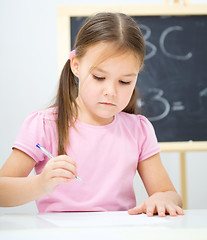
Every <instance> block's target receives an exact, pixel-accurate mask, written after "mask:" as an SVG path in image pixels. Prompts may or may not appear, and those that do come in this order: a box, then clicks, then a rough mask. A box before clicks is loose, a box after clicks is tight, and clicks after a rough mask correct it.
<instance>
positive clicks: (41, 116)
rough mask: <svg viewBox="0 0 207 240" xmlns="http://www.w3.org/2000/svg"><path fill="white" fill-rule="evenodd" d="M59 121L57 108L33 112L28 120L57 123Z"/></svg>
mask: <svg viewBox="0 0 207 240" xmlns="http://www.w3.org/2000/svg"><path fill="white" fill-rule="evenodd" d="M56 119H57V108H55V107H52V108H47V109H44V110H37V111H33V112H31V113H30V114H29V115H28V116H27V117H26V120H31V121H34V120H36V121H41V120H42V121H44V120H51V121H56Z"/></svg>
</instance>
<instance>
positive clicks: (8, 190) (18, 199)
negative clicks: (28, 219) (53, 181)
mask: <svg viewBox="0 0 207 240" xmlns="http://www.w3.org/2000/svg"><path fill="white" fill-rule="evenodd" d="M39 182H40V181H39V175H36V176H31V177H0V207H15V206H19V205H23V204H25V203H28V202H31V201H33V200H35V199H37V198H39V197H41V196H43V195H44V192H43V191H42V189H41V187H40V184H39Z"/></svg>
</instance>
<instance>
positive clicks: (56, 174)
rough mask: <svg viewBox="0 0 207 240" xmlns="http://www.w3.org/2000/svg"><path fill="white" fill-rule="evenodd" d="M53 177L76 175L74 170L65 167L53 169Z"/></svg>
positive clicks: (73, 176)
mask: <svg viewBox="0 0 207 240" xmlns="http://www.w3.org/2000/svg"><path fill="white" fill-rule="evenodd" d="M51 177H52V178H55V177H61V178H68V179H74V178H75V175H74V174H73V173H72V172H70V171H67V170H65V169H55V170H53V171H52V174H51Z"/></svg>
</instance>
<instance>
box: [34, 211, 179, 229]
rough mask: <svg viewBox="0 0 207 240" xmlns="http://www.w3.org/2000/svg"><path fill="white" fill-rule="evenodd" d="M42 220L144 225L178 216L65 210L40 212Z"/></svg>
mask: <svg viewBox="0 0 207 240" xmlns="http://www.w3.org/2000/svg"><path fill="white" fill-rule="evenodd" d="M38 217H40V218H41V219H42V220H45V221H47V222H50V223H52V224H54V225H55V226H58V227H110V226H116V227H117V226H144V225H148V226H149V225H154V224H159V225H162V226H163V224H164V225H165V224H166V223H171V222H172V221H173V222H174V221H175V220H176V218H177V217H170V216H167V217H164V218H161V217H158V216H153V217H147V216H146V215H145V214H141V215H129V214H128V212H127V211H118V212H117V211H116V212H81V213H77V212H76V213H73V212H67V213H66V212H64V213H47V214H39V215H38Z"/></svg>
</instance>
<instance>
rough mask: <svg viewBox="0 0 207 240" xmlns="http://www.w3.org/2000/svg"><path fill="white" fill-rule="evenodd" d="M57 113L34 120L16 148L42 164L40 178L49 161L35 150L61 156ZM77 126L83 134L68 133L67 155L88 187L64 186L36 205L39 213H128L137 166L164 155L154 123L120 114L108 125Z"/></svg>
mask: <svg viewBox="0 0 207 240" xmlns="http://www.w3.org/2000/svg"><path fill="white" fill-rule="evenodd" d="M55 111H56V108H50V109H47V110H42V111H36V112H33V113H32V114H30V115H29V116H28V117H27V118H26V119H25V121H24V123H23V125H22V127H21V129H20V132H19V134H18V137H17V139H16V141H15V143H14V145H13V148H17V149H19V150H21V151H23V152H25V153H26V154H28V155H29V156H31V157H32V158H33V159H34V160H35V161H36V162H37V164H36V166H35V171H36V173H37V174H40V173H41V172H42V170H43V168H44V166H45V164H46V163H47V161H48V160H49V159H48V158H47V157H46V156H45V155H44V154H43V153H42V152H41V151H40V150H39V149H38V148H37V147H36V144H38V143H39V144H40V145H42V146H43V147H44V148H46V149H47V150H48V151H49V152H51V153H52V154H53V155H54V156H57V146H58V137H57V129H56V123H55V119H56V117H57V116H56V114H55ZM75 126H76V128H77V130H78V131H77V130H75V129H74V128H72V127H71V128H70V129H69V140H70V146H69V147H68V148H67V149H66V150H67V154H68V155H69V156H70V157H72V159H73V160H74V161H75V162H76V164H77V171H78V175H79V176H80V177H81V178H82V179H83V182H78V181H77V180H74V181H72V182H70V183H66V184H60V185H58V186H57V187H56V189H55V191H54V192H53V193H52V194H49V195H47V196H44V197H42V198H39V199H38V200H36V203H37V207H38V210H39V212H54V211H125V210H128V209H129V208H132V207H134V206H135V205H136V200H135V194H134V190H133V178H134V175H135V173H136V169H137V165H138V162H140V161H142V160H144V159H146V158H149V157H150V156H152V155H154V154H156V153H158V152H159V151H160V148H159V146H158V144H157V139H156V136H155V133H154V129H153V127H152V125H151V123H150V122H149V121H148V120H147V119H146V118H145V117H144V116H141V115H134V114H127V113H124V112H121V113H118V114H117V115H115V117H114V120H113V122H112V123H110V124H108V125H104V126H92V125H89V124H86V123H83V122H80V121H76V123H75Z"/></svg>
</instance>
